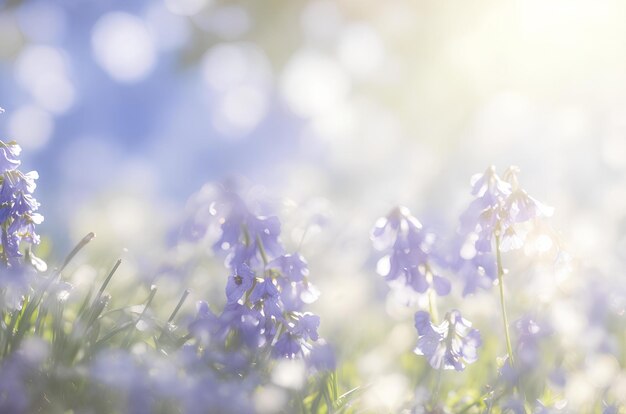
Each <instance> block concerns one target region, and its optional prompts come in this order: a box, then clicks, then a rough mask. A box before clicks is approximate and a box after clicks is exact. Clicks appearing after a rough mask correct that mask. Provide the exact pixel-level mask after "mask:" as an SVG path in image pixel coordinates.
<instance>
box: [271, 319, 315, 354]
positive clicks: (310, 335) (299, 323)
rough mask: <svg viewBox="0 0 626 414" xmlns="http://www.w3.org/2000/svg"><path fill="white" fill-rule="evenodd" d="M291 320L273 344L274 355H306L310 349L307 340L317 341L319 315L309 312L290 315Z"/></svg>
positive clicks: (310, 346)
mask: <svg viewBox="0 0 626 414" xmlns="http://www.w3.org/2000/svg"><path fill="white" fill-rule="evenodd" d="M292 319H293V320H292V321H289V322H288V323H287V324H286V325H285V332H283V333H282V334H281V336H280V337H279V338H278V341H276V344H275V345H274V349H273V353H274V355H275V356H280V357H285V358H296V357H299V356H301V357H306V356H308V355H309V353H310V352H311V349H312V345H311V344H310V343H309V340H313V341H317V340H318V338H319V336H318V334H317V329H318V327H319V324H320V318H319V316H316V315H313V314H311V313H304V314H298V313H294V314H293V315H292Z"/></svg>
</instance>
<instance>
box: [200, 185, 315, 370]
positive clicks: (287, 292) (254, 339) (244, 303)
mask: <svg viewBox="0 0 626 414" xmlns="http://www.w3.org/2000/svg"><path fill="white" fill-rule="evenodd" d="M209 211H210V213H211V214H212V215H213V219H214V220H215V222H217V223H219V228H220V234H219V237H218V239H217V241H216V242H215V243H214V244H213V249H214V250H215V251H217V252H218V253H221V254H223V255H225V256H226V266H227V267H228V268H229V270H230V275H229V277H228V281H227V284H226V292H225V293H226V305H225V307H224V309H223V311H222V313H221V314H220V315H219V316H216V315H214V314H213V313H212V312H211V311H210V309H209V307H208V305H207V304H206V303H201V304H200V307H199V311H198V316H197V318H196V320H195V321H194V322H193V323H192V325H191V327H190V330H191V332H192V334H194V335H195V336H196V337H197V338H202V339H203V340H204V341H213V342H214V341H217V342H219V343H221V344H227V346H226V348H229V349H239V348H240V347H241V346H245V347H247V348H248V349H249V350H251V351H256V350H259V349H264V350H267V351H268V352H270V353H271V355H272V356H274V357H276V358H282V357H284V358H298V357H307V356H309V355H310V353H311V351H312V349H313V345H312V343H313V342H316V341H318V339H319V336H318V333H317V329H318V327H319V324H320V318H319V317H318V316H317V315H314V314H312V313H310V312H307V311H306V310H305V306H306V305H307V304H310V303H312V302H314V301H315V300H317V298H318V296H319V292H318V290H317V289H316V288H315V286H314V285H313V284H312V283H311V282H310V281H309V279H308V276H309V269H308V265H307V262H306V260H305V259H304V258H303V257H302V256H301V255H300V254H299V253H297V252H294V253H286V252H285V249H284V247H283V245H282V244H281V242H280V240H279V235H280V229H281V226H280V222H279V220H278V218H277V217H275V216H259V215H255V214H253V213H251V212H250V211H249V209H248V208H247V206H246V204H245V202H244V201H243V199H242V198H241V197H239V196H238V195H236V194H234V193H231V192H227V191H224V192H223V194H222V195H221V197H220V200H218V202H215V203H213V205H212V208H211V209H210V210H209ZM321 365H324V363H323V362H322V364H321Z"/></svg>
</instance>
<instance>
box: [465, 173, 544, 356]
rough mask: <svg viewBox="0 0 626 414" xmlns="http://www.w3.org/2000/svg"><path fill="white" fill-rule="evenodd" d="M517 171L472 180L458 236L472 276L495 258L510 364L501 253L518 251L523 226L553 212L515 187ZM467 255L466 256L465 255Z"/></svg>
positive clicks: (511, 354)
mask: <svg viewBox="0 0 626 414" xmlns="http://www.w3.org/2000/svg"><path fill="white" fill-rule="evenodd" d="M518 173H519V169H518V168H517V167H513V166H512V167H509V168H508V169H507V170H506V171H505V173H504V178H500V177H499V176H498V175H497V174H496V169H495V167H494V166H491V167H489V168H487V170H486V171H485V172H484V173H483V174H476V175H474V176H473V177H472V180H471V185H472V195H473V196H474V197H475V200H474V201H473V202H472V203H471V204H470V205H469V207H468V208H467V210H466V211H465V212H464V213H463V215H462V216H461V226H460V230H461V234H462V235H463V236H464V237H465V241H466V244H467V243H468V242H469V244H470V247H471V250H473V251H472V252H471V253H472V254H473V256H472V257H471V259H470V260H471V261H475V264H476V267H475V269H476V273H479V271H480V270H481V269H482V273H483V274H484V273H485V268H484V267H483V264H482V262H480V261H479V260H481V259H482V258H484V257H489V256H493V255H494V254H495V261H496V273H497V280H498V291H499V295H500V308H501V312H502V321H503V325H504V336H505V341H506V349H507V354H508V360H509V363H510V364H511V365H513V363H514V356H513V348H512V346H511V335H510V333H509V321H508V316H507V310H506V300H505V291H504V275H505V273H506V271H505V269H504V266H503V263H502V253H503V252H507V251H511V250H515V249H519V248H521V247H522V246H523V245H524V241H525V237H526V233H527V231H528V226H527V224H528V223H529V222H531V221H532V220H534V219H536V218H539V217H547V216H550V215H552V212H553V209H552V208H551V207H548V206H546V205H544V204H542V203H540V202H539V201H537V200H536V199H534V198H532V197H530V196H529V195H528V193H527V192H526V191H524V190H523V189H521V188H520V187H519V183H518V180H517V174H518ZM466 254H467V253H466Z"/></svg>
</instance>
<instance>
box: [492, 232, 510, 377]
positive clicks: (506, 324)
mask: <svg viewBox="0 0 626 414" xmlns="http://www.w3.org/2000/svg"><path fill="white" fill-rule="evenodd" d="M496 261H497V265H498V287H499V288H500V307H501V308H502V320H503V322H504V336H505V337H506V351H507V353H508V354H509V362H510V364H511V367H513V366H514V361H513V347H511V336H510V335H509V319H508V318H507V316H506V303H505V300H504V281H503V276H504V268H503V267H502V258H501V257H500V235H498V234H496Z"/></svg>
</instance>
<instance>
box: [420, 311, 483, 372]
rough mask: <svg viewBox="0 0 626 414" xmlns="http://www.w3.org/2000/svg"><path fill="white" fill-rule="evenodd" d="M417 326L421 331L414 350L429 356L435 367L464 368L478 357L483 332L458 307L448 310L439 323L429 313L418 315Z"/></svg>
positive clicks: (459, 369)
mask: <svg viewBox="0 0 626 414" xmlns="http://www.w3.org/2000/svg"><path fill="white" fill-rule="evenodd" d="M415 328H416V329H417V332H418V334H419V338H418V340H417V346H416V348H415V351H414V352H415V353H416V354H417V355H423V356H425V357H426V358H428V362H429V363H430V366H431V367H433V368H435V369H455V370H457V371H462V370H463V369H464V368H465V364H471V363H473V362H475V361H476V360H477V359H478V354H477V348H478V347H479V346H480V345H481V344H482V341H481V338H480V333H479V332H478V331H477V330H476V329H473V328H472V324H471V322H469V321H468V320H467V319H465V318H463V317H462V316H461V312H459V311H458V310H452V311H450V312H448V313H447V314H446V316H445V318H444V320H443V322H441V324H439V325H436V324H433V322H432V321H431V319H430V315H429V314H428V312H424V311H418V312H417V313H416V314H415Z"/></svg>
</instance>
